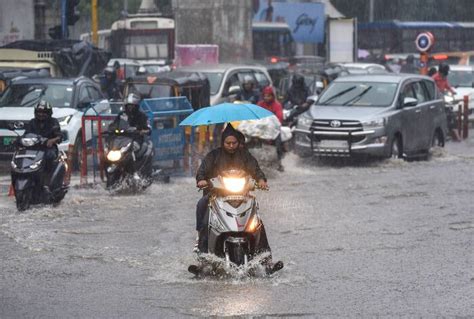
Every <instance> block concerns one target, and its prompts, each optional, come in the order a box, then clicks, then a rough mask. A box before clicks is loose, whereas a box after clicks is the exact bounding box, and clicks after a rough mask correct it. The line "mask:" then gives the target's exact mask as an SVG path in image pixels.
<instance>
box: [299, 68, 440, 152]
mask: <svg viewBox="0 0 474 319" xmlns="http://www.w3.org/2000/svg"><path fill="white" fill-rule="evenodd" d="M295 133H296V134H295V135H296V136H295V151H296V152H297V154H299V155H301V156H305V155H312V154H314V155H316V156H353V155H356V154H365V155H372V156H378V157H390V156H392V157H397V158H402V157H403V158H408V157H420V156H424V157H426V155H427V154H428V151H429V149H430V148H431V147H432V146H434V145H438V146H444V141H445V138H446V133H447V121H446V113H445V110H444V101H443V100H442V99H441V98H440V96H439V94H438V91H437V89H436V85H435V83H434V81H433V80H432V79H431V78H429V77H425V76H420V75H413V74H383V75H374V74H372V75H360V76H346V77H341V78H338V79H336V80H335V81H334V82H332V83H331V85H329V86H328V87H327V89H326V90H325V91H324V92H323V93H322V94H321V96H320V97H319V99H318V101H316V103H315V104H313V105H312V106H311V108H310V110H309V111H308V112H306V113H304V114H302V115H301V116H300V117H299V119H298V125H297V129H296V132H295Z"/></svg>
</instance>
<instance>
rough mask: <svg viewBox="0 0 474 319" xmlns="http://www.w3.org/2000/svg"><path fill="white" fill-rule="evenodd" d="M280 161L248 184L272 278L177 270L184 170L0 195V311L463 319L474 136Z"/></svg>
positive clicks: (185, 240) (184, 229)
mask: <svg viewBox="0 0 474 319" xmlns="http://www.w3.org/2000/svg"><path fill="white" fill-rule="evenodd" d="M471 133H472V132H471ZM471 136H472V135H471ZM285 167H286V171H285V172H284V173H279V172H276V171H270V174H269V175H270V180H269V184H270V187H271V190H270V191H269V192H259V193H257V195H258V196H259V200H260V208H261V213H262V216H263V219H264V221H265V223H266V227H267V232H268V237H269V241H270V245H271V246H272V249H273V254H274V258H275V259H281V260H282V261H283V262H284V263H285V268H284V269H283V270H282V271H280V272H279V273H277V274H274V275H273V276H272V277H270V278H227V279H216V278H206V279H195V278H193V275H191V274H190V273H188V272H187V267H188V265H189V264H191V263H193V262H194V259H193V254H192V247H193V243H194V237H195V232H194V231H193V229H194V223H195V221H194V207H195V204H196V202H197V200H198V199H199V196H200V193H198V192H197V191H196V189H195V187H194V181H193V179H192V178H178V179H172V182H171V183H170V184H156V185H153V186H152V187H151V188H150V189H149V190H147V191H146V192H145V193H143V194H140V195H137V196H132V195H120V196H111V195H110V194H108V193H107V192H106V191H105V190H103V189H102V187H101V186H100V185H98V186H96V187H94V188H92V189H75V188H73V189H71V191H70V193H68V194H67V195H66V198H65V200H64V201H63V202H62V204H61V205H60V206H58V207H54V208H53V207H49V206H42V207H41V206H40V207H35V208H33V209H32V210H30V211H28V212H26V213H21V214H19V213H18V212H17V211H16V209H15V205H14V201H13V200H12V199H11V198H9V197H6V196H1V197H0V218H1V221H0V251H1V255H2V262H1V264H0V305H1V306H0V317H1V318H31V317H35V318H36V317H39V318H43V317H47V318H50V317H54V318H70V317H80V318H91V317H94V318H150V317H154V318H174V317H176V318H181V317H194V316H219V317H220V316H243V317H262V318H273V317H303V318H305V317H307V318H314V317H378V316H380V317H454V316H459V317H473V316H474V308H473V303H472V300H474V270H473V266H472V265H473V262H474V249H473V247H474V246H473V241H474V204H473V198H474V196H473V195H474V183H473V182H472V181H473V177H474V172H473V170H474V143H473V139H470V140H469V141H465V142H462V143H449V144H448V145H447V147H446V148H445V149H437V150H435V151H434V154H433V156H432V158H431V159H430V160H429V161H418V162H404V161H402V160H386V161H374V162H370V163H337V164H328V163H320V162H315V161H310V160H300V159H298V158H297V157H296V156H294V155H291V154H290V155H289V156H287V157H286V158H285Z"/></svg>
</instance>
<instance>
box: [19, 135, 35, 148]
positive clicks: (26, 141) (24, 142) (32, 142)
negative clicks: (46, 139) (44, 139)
mask: <svg viewBox="0 0 474 319" xmlns="http://www.w3.org/2000/svg"><path fill="white" fill-rule="evenodd" d="M36 143H38V139H37V138H36V137H32V138H31V137H28V138H26V137H25V138H22V139H21V145H23V146H26V147H30V146H33V145H35V144H36Z"/></svg>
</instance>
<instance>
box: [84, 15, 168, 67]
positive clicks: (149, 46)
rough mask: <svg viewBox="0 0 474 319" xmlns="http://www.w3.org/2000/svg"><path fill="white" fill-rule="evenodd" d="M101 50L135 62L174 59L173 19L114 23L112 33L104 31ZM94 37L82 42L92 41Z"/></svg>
mask: <svg viewBox="0 0 474 319" xmlns="http://www.w3.org/2000/svg"><path fill="white" fill-rule="evenodd" d="M98 33H99V43H98V47H99V48H101V49H105V50H107V51H110V52H111V53H112V58H121V59H136V60H163V61H166V62H167V63H168V64H170V63H171V62H172V61H173V59H174V50H175V48H174V47H175V21H174V19H172V18H170V17H161V16H159V17H157V16H140V15H136V16H130V17H127V18H125V19H122V20H118V21H115V22H114V23H113V24H112V27H111V28H110V30H101V31H99V32H98ZM91 38H92V36H91V33H86V34H82V35H81V40H86V41H89V42H90V41H91Z"/></svg>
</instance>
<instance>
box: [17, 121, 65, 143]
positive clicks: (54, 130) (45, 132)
mask: <svg viewBox="0 0 474 319" xmlns="http://www.w3.org/2000/svg"><path fill="white" fill-rule="evenodd" d="M28 133H33V134H38V135H41V136H43V137H45V138H47V139H51V138H55V137H59V138H60V140H59V142H58V143H60V142H61V141H62V139H63V135H62V133H61V127H60V126H59V122H58V120H57V119H55V118H54V117H50V118H48V119H46V120H44V121H38V120H37V119H32V120H31V121H30V123H29V124H28V125H27V126H26V128H25V135H26V134H28Z"/></svg>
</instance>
